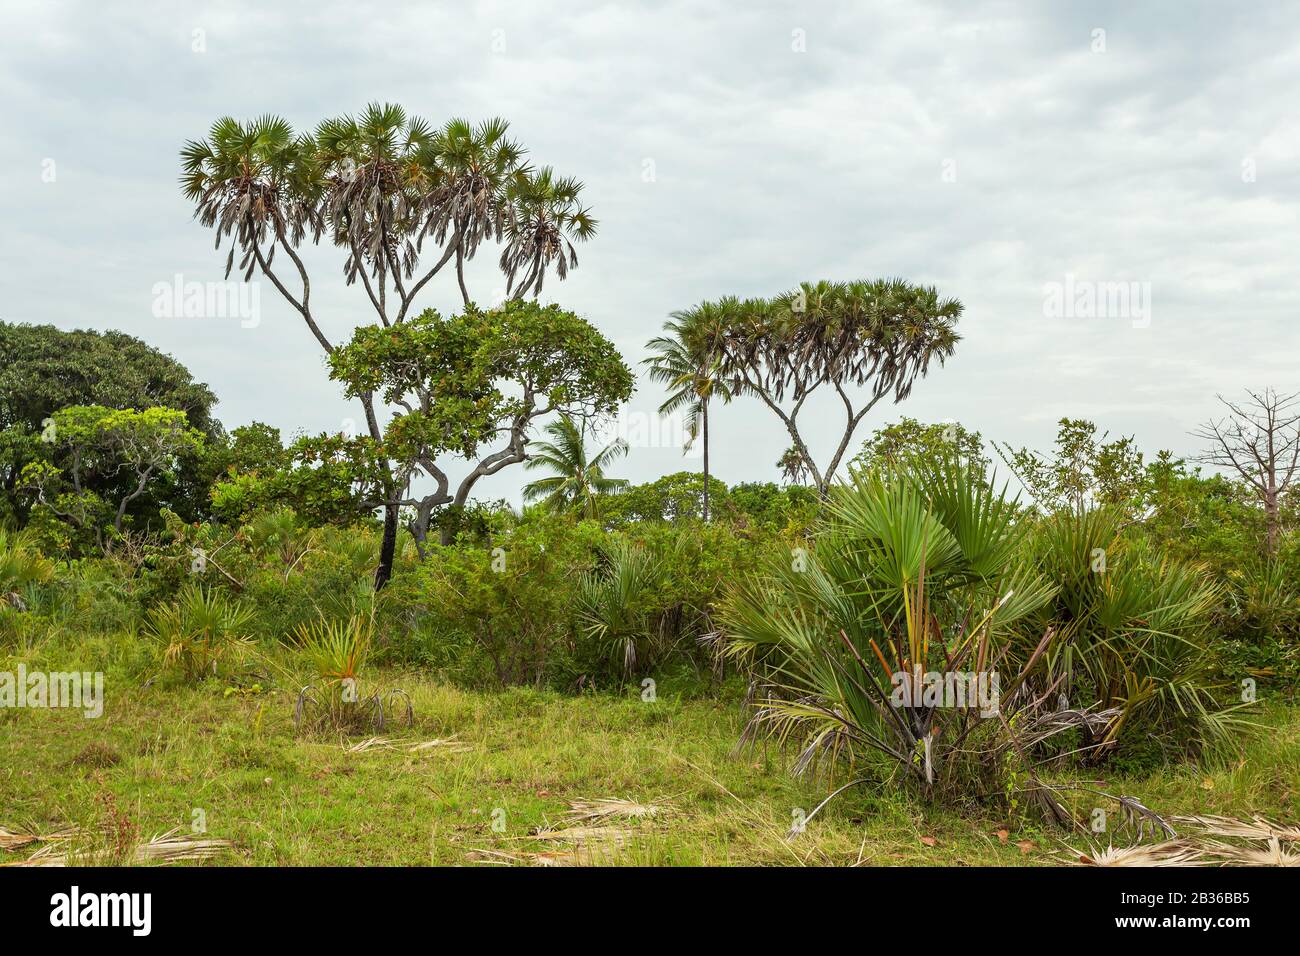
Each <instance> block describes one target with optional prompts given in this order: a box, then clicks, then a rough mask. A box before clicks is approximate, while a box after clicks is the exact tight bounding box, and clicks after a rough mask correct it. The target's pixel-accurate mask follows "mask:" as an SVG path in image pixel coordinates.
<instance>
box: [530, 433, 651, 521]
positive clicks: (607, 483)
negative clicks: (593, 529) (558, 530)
mask: <svg viewBox="0 0 1300 956" xmlns="http://www.w3.org/2000/svg"><path fill="white" fill-rule="evenodd" d="M546 433H547V434H548V435H550V436H551V438H552V439H553V441H549V442H545V441H544V442H538V443H537V444H536V445H530V447H529V453H528V461H527V462H525V464H524V467H525V468H528V469H530V470H531V469H533V468H549V469H551V471H553V472H555V474H554V475H551V476H550V477H549V478H541V479H539V480H537V481H534V482H531V483H529V484H528V485H525V486H524V500H525V501H529V502H532V501H538V500H540V501H541V503H542V505H543V507H545V508H547V509H548V510H550V511H554V512H556V513H576V514H579V515H581V516H582V517H584V518H595V517H597V516H598V515H599V513H600V499H601V498H602V497H603V496H605V495H610V494H615V493H616V492H618V491H620V490H622V489H623V488H625V487H627V479H626V478H607V477H606V476H605V468H606V466H608V465H609V464H610V463H611V462H613V461H615V460H616V459H618V458H622V457H623V456H624V455H626V454H627V449H628V445H627V442H626V441H624V440H623V439H622V438H618V439H615V440H614V441H612V442H610V443H609V444H608V445H606V446H605V447H604V448H602V449H601V450H600V451H599V452H598V453H597V454H596V456H595V457H594V458H591V459H590V460H589V459H588V458H587V445H586V442H585V441H584V439H583V434H582V428H581V427H580V426H579V425H578V423H577V422H575V421H574V420H573V419H572V418H570V417H569V416H568V415H562V416H560V417H559V418H558V419H556V420H555V421H553V422H551V424H549V425H547V426H546Z"/></svg>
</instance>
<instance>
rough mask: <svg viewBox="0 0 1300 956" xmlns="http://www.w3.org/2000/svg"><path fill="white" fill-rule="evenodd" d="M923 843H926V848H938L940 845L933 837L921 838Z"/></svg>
mask: <svg viewBox="0 0 1300 956" xmlns="http://www.w3.org/2000/svg"><path fill="white" fill-rule="evenodd" d="M921 842H922V843H924V844H925V845H926V846H938V845H939V841H938V840H936V839H935V838H934V837H932V836H923V837H921Z"/></svg>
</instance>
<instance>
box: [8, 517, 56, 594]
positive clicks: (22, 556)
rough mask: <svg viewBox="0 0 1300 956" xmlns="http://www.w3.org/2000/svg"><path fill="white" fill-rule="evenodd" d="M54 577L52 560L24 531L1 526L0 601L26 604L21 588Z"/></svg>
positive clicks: (44, 581)
mask: <svg viewBox="0 0 1300 956" xmlns="http://www.w3.org/2000/svg"><path fill="white" fill-rule="evenodd" d="M53 577H54V564H53V563H52V562H51V561H49V559H47V558H46V557H45V556H44V555H43V554H41V553H40V551H38V550H37V549H36V546H35V545H34V544H33V543H32V540H31V539H30V538H29V537H28V536H26V535H23V534H20V533H14V532H12V531H8V530H6V529H4V528H0V605H8V606H10V607H13V608H16V609H18V610H23V609H24V608H25V607H26V602H25V601H24V600H23V596H22V593H21V592H22V590H23V589H25V588H27V587H28V586H29V585H32V584H45V583H47V582H49V581H50V580H51V579H52V578H53Z"/></svg>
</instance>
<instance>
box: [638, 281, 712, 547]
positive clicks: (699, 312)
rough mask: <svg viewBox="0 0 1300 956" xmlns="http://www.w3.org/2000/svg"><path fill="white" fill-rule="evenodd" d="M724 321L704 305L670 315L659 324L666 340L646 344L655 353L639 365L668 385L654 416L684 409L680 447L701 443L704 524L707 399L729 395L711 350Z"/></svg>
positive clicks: (707, 424) (707, 496) (707, 475)
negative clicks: (664, 396) (701, 439)
mask: <svg viewBox="0 0 1300 956" xmlns="http://www.w3.org/2000/svg"><path fill="white" fill-rule="evenodd" d="M724 322H725V317H724V313H723V311H722V310H721V309H719V308H717V307H715V306H713V305H712V304H710V303H705V304H704V305H702V306H697V307H696V308H694V309H688V310H685V311H679V312H674V313H673V314H672V318H671V319H670V320H669V321H668V322H667V323H665V324H664V329H665V330H667V331H668V332H669V333H671V334H669V335H660V336H657V337H655V338H653V339H651V340H650V342H649V347H650V349H651V351H653V352H654V353H655V354H654V355H652V356H650V358H648V359H646V360H645V361H644V363H643V364H645V365H647V366H649V368H650V378H651V379H652V380H653V381H656V382H661V383H663V384H664V385H667V386H668V390H669V394H668V399H667V400H666V401H665V402H664V403H663V404H662V405H660V406H659V414H660V415H671V414H672V413H673V412H675V411H677V410H678V409H681V408H685V409H686V436H687V437H686V448H685V449H683V453H685V451H686V450H687V449H689V448H690V447H691V446H692V445H693V444H695V439H696V438H697V437H700V436H701V435H702V436H703V438H704V520H705V521H708V520H709V399H711V398H714V397H717V398H720V399H722V401H724V402H729V401H731V398H732V391H731V388H730V387H729V386H728V383H727V381H726V379H725V378H724V377H723V375H722V364H721V361H720V359H719V353H718V349H717V343H718V340H719V339H720V337H721V333H722V329H723V325H724Z"/></svg>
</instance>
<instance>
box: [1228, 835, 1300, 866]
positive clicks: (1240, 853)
mask: <svg viewBox="0 0 1300 956" xmlns="http://www.w3.org/2000/svg"><path fill="white" fill-rule="evenodd" d="M1205 849H1206V851H1207V852H1209V853H1210V854H1211V855H1213V856H1216V857H1218V858H1219V859H1221V860H1222V861H1223V862H1224V864H1225V865H1227V866H1300V852H1296V851H1292V850H1289V849H1283V848H1282V841H1280V840H1279V839H1278V838H1277V837H1272V838H1270V839H1269V840H1268V842H1267V845H1266V846H1264V847H1257V846H1238V845H1236V844H1234V843H1220V842H1217V841H1215V842H1211V843H1207V844H1206V845H1205Z"/></svg>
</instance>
